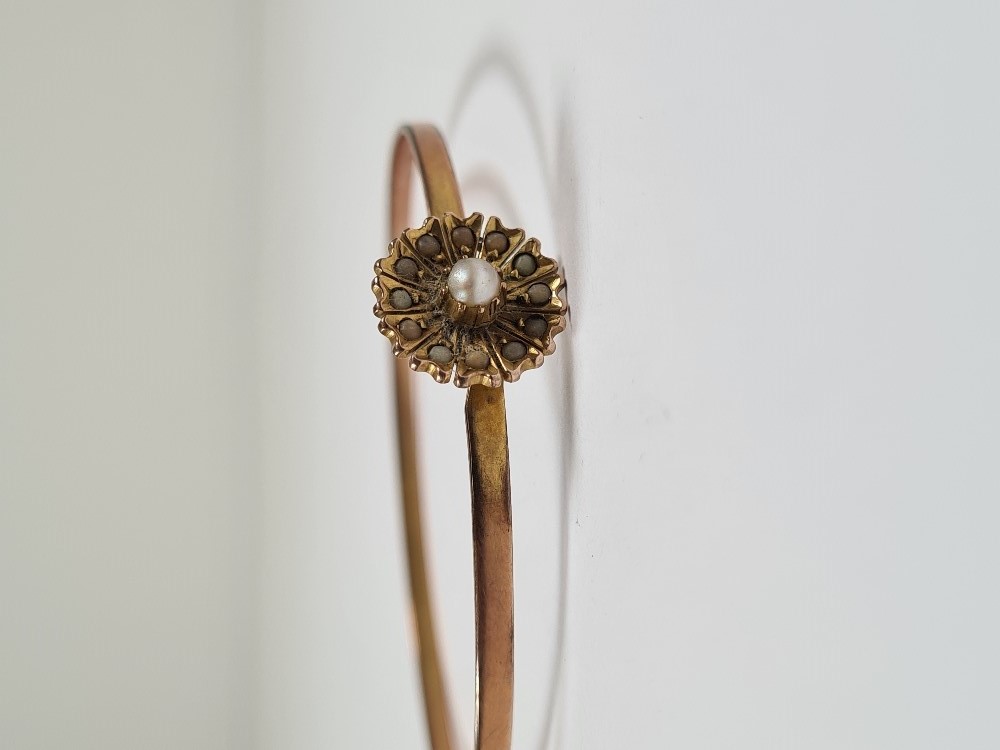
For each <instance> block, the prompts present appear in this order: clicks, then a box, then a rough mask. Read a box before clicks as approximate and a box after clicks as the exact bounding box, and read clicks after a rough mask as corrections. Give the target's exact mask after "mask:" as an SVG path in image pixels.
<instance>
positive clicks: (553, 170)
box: [447, 46, 585, 750]
mask: <svg viewBox="0 0 1000 750" xmlns="http://www.w3.org/2000/svg"><path fill="white" fill-rule="evenodd" d="M491 76H498V77H499V78H500V79H501V80H503V81H504V82H505V83H506V84H507V85H508V86H509V87H510V88H511V89H512V91H513V93H514V99H515V100H516V101H517V102H518V103H519V105H520V111H521V115H522V116H523V117H524V119H525V121H526V122H527V124H528V128H529V130H530V132H531V137H532V141H533V143H534V147H535V152H536V159H535V162H536V164H538V166H539V168H540V170H541V171H542V180H543V183H544V185H545V192H546V195H547V198H548V204H549V205H548V210H549V214H550V216H551V218H552V226H553V227H554V230H555V235H556V236H555V238H554V239H555V241H556V243H557V245H556V250H557V253H556V255H557V257H558V259H559V262H560V264H561V265H562V267H563V268H564V269H565V274H564V275H565V277H566V278H567V279H569V280H571V279H573V278H574V276H573V269H574V268H577V267H579V266H580V265H581V263H580V261H581V259H582V256H583V252H584V249H585V248H584V247H583V246H582V244H581V237H580V210H579V205H580V201H579V189H578V187H579V183H578V179H577V169H576V161H575V156H576V148H575V142H574V133H573V130H572V117H571V113H570V109H569V100H570V97H569V92H568V91H567V90H566V89H565V88H563V90H562V91H561V92H560V93H561V96H560V99H559V103H558V105H557V107H556V123H555V136H556V139H555V142H556V146H555V149H554V153H553V152H552V151H551V150H550V149H547V148H546V145H545V138H544V130H543V128H542V120H541V114H540V112H539V109H538V106H537V104H536V102H535V99H534V98H533V96H532V93H531V86H530V83H529V81H528V78H527V76H526V75H525V74H524V71H523V70H522V69H521V68H520V67H519V66H518V64H517V62H516V61H515V59H514V57H513V56H512V55H511V54H510V52H509V51H508V50H507V49H505V48H502V47H497V46H493V47H489V46H487V47H486V48H485V49H484V52H483V54H481V55H480V56H479V57H478V58H477V59H475V60H473V62H472V63H471V64H470V66H469V68H468V70H467V71H466V73H465V75H464V76H463V78H462V80H461V83H460V84H459V87H458V91H457V93H456V95H455V100H454V104H453V106H452V110H451V112H450V113H449V117H448V121H447V126H448V128H447V129H448V131H449V132H453V131H454V130H455V128H456V126H457V125H458V123H459V122H460V120H461V118H462V115H463V113H464V112H465V111H466V109H467V107H468V105H469V102H470V100H471V99H472V96H473V94H474V93H475V91H476V89H477V88H478V87H479V86H480V85H482V83H483V81H484V80H486V79H487V78H489V77H491ZM470 181H471V182H472V183H474V185H470V184H468V182H470ZM466 187H467V188H468V187H477V188H486V189H488V190H489V191H490V192H491V193H492V194H493V195H494V196H495V197H496V199H497V200H498V202H499V204H500V206H501V207H502V208H503V210H504V211H505V212H506V215H508V216H513V215H515V214H516V211H515V209H514V206H515V201H514V200H513V193H512V191H511V190H510V187H509V185H508V184H507V183H506V182H505V181H504V180H503V179H502V178H501V177H500V176H499V175H497V174H496V173H494V172H492V171H485V170H481V171H477V172H474V173H472V174H471V175H470V176H469V180H468V181H467V184H466ZM569 284H570V282H569V281H567V292H566V294H567V297H569V296H570V295H569ZM567 301H568V302H571V303H572V304H570V316H569V317H570V320H571V321H572V320H573V317H574V314H573V309H574V305H580V304H582V301H581V300H580V299H579V298H577V297H573V298H570V299H567ZM576 317H577V318H579V316H578V315H577V316H576ZM573 328H574V325H570V326H569V327H568V328H567V331H566V333H564V334H563V336H561V337H560V339H559V342H558V345H559V350H560V351H559V356H558V357H556V358H555V361H556V362H558V367H559V368H560V373H559V377H558V379H556V380H555V382H554V385H553V388H554V390H555V391H556V392H555V393H553V394H552V396H553V399H554V403H558V404H560V406H561V409H560V414H561V424H560V431H559V434H560V439H559V449H560V478H559V501H560V514H559V519H560V520H559V540H558V549H559V577H558V580H559V592H558V597H559V599H558V605H557V606H558V611H557V632H556V640H555V649H554V655H553V659H552V665H551V668H550V674H549V690H548V701H547V702H548V705H547V706H546V710H545V713H544V716H545V721H544V724H543V725H542V729H541V733H540V735H539V738H538V748H539V750H545V748H548V747H552V746H553V744H552V743H554V742H557V741H558V738H557V737H556V728H557V723H556V717H557V715H558V714H559V713H560V707H561V699H562V687H563V672H564V670H563V667H562V665H563V661H564V660H563V652H564V650H565V644H566V620H567V608H568V603H569V529H570V516H571V512H572V507H571V498H572V492H573V488H574V482H575V471H574V468H575V461H574V458H575V454H576V431H577V425H576V407H577V404H576V388H575V383H574V373H575V368H574V366H573V349H574V346H573V333H572V332H573Z"/></svg>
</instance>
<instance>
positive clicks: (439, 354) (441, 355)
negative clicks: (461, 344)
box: [427, 344, 453, 365]
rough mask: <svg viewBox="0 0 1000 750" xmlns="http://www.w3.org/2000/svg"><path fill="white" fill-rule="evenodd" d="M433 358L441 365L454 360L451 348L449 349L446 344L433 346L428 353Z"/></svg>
mask: <svg viewBox="0 0 1000 750" xmlns="http://www.w3.org/2000/svg"><path fill="white" fill-rule="evenodd" d="M427 354H428V356H430V358H431V360H433V361H434V362H436V363H437V364H439V365H446V364H448V363H449V362H451V360H452V356H453V355H452V353H451V349H449V348H448V347H447V346H445V345H444V344H435V345H434V346H432V347H431V350H430V351H429V352H428V353H427Z"/></svg>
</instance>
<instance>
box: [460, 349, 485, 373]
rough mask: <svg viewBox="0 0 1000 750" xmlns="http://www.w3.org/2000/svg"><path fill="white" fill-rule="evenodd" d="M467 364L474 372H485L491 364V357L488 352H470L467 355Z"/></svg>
mask: <svg viewBox="0 0 1000 750" xmlns="http://www.w3.org/2000/svg"><path fill="white" fill-rule="evenodd" d="M465 364H467V365H468V366H469V367H471V368H472V369H473V370H485V369H486V368H487V367H488V366H489V364H490V356H489V355H488V354H487V353H486V352H480V351H474V352H469V353H468V354H466V355H465Z"/></svg>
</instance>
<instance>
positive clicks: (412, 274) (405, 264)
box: [395, 258, 419, 279]
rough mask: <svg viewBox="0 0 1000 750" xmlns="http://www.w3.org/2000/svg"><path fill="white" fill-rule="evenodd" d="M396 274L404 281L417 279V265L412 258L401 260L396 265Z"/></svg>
mask: <svg viewBox="0 0 1000 750" xmlns="http://www.w3.org/2000/svg"><path fill="white" fill-rule="evenodd" d="M395 269H396V273H397V274H399V275H400V276H402V277H403V278H404V279H415V278H417V272H418V271H419V269H418V268H417V263H416V261H414V260H411V259H410V258H400V260H399V262H398V263H396V265H395Z"/></svg>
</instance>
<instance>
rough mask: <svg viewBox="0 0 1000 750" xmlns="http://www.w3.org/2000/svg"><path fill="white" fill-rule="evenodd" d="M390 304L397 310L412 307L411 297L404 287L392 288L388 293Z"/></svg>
mask: <svg viewBox="0 0 1000 750" xmlns="http://www.w3.org/2000/svg"><path fill="white" fill-rule="evenodd" d="M389 302H390V304H391V305H392V306H393V307H394V308H396V309H397V310H406V309H408V308H410V307H413V297H411V296H410V293H409V292H407V291H406V290H405V289H393V290H392V294H390V295H389Z"/></svg>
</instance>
